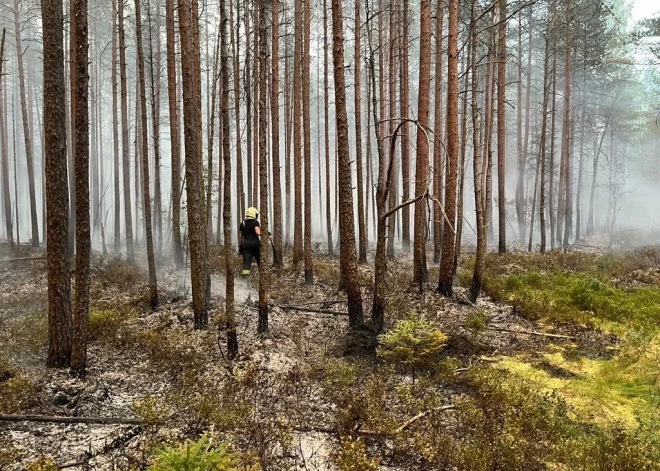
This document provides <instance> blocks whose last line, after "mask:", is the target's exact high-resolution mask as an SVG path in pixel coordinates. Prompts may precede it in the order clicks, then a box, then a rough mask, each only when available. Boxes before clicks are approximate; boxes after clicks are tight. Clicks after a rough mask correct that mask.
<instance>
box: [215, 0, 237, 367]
mask: <svg viewBox="0 0 660 471" xmlns="http://www.w3.org/2000/svg"><path fill="white" fill-rule="evenodd" d="M220 22H221V31H220V70H221V79H222V87H221V90H222V97H221V99H220V103H221V108H222V110H221V115H222V119H221V122H222V158H223V159H224V164H225V165H224V172H225V174H224V179H225V182H224V183H225V184H224V198H223V210H222V212H223V214H222V217H223V226H224V227H223V230H224V239H225V241H224V242H225V245H224V255H225V319H226V328H227V356H228V357H229V358H236V356H237V355H238V336H237V335H236V312H235V308H234V264H233V256H234V254H233V250H232V246H231V213H232V208H231V155H230V146H229V52H228V45H227V11H226V0H221V2H220ZM239 139H240V137H239ZM237 199H238V195H237Z"/></svg>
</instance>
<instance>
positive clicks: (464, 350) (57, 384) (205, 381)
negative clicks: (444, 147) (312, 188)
mask: <svg viewBox="0 0 660 471" xmlns="http://www.w3.org/2000/svg"><path fill="white" fill-rule="evenodd" d="M32 256H35V257H36V256H42V254H39V253H36V254H32ZM92 265H93V270H92V281H93V286H92V290H91V293H92V295H91V296H92V306H93V310H94V309H100V310H103V309H116V308H117V307H120V306H121V307H122V308H121V309H123V310H121V311H120V312H125V313H127V314H126V316H129V315H130V316H131V317H130V319H128V320H127V321H126V322H125V325H123V326H122V329H121V330H118V331H111V332H110V334H108V335H109V336H111V337H112V338H111V339H110V338H94V339H92V340H91V341H90V345H89V352H88V358H89V367H88V371H87V373H88V374H87V377H86V378H85V379H84V380H82V379H75V378H71V377H70V376H69V374H68V372H67V371H66V370H58V369H48V368H45V367H44V363H45V358H46V342H47V338H46V337H45V336H46V335H47V323H46V316H47V292H46V272H45V260H36V261H22V262H6V261H5V262H0V359H2V360H3V361H2V362H0V381H7V380H9V378H11V377H21V378H22V379H24V380H25V383H26V384H27V385H28V386H26V391H27V395H28V397H26V398H23V399H22V400H20V401H18V402H15V403H14V407H15V410H0V412H2V413H7V412H10V413H18V414H35V415H36V414H39V415H49V416H65V417H96V418H123V419H144V418H145V416H146V422H145V423H143V424H81V423H71V424H67V423H45V422H37V421H20V422H0V445H2V446H0V448H2V447H3V446H4V447H5V448H6V449H7V452H6V455H5V462H4V464H3V461H2V456H0V469H7V470H19V469H24V468H25V466H26V463H28V462H30V460H33V459H35V458H37V457H39V456H47V457H50V458H51V459H53V461H54V462H55V463H56V464H57V465H58V466H60V467H66V469H73V470H76V469H95V470H96V469H98V470H114V469H130V468H131V467H133V468H134V469H140V467H144V466H145V465H146V464H147V463H148V460H149V456H150V454H151V453H152V452H153V444H154V443H158V442H159V441H163V440H166V439H168V438H176V439H181V438H183V437H187V436H190V435H191V434H192V435H194V434H196V433H199V432H200V431H201V430H203V429H204V428H205V424H204V420H202V419H201V418H200V417H199V415H200V414H201V412H200V410H198V409H199V407H198V406H195V407H191V406H189V404H188V403H187V402H186V399H185V398H186V396H188V397H195V398H199V397H205V394H209V395H210V396H218V395H222V394H227V395H228V397H230V396H229V395H231V394H236V396H235V397H236V398H239V399H240V400H239V399H236V401H234V402H240V403H241V404H243V402H244V403H245V409H244V410H247V411H249V412H242V411H243V409H241V411H239V412H235V413H236V414H237V415H238V417H240V419H241V423H239V424H235V423H233V422H231V420H234V419H230V418H227V419H224V418H219V419H217V421H220V422H222V421H223V420H226V421H227V422H228V423H230V422H231V424H230V425H227V429H232V430H237V431H235V432H232V433H231V434H228V435H227V436H228V437H229V438H231V439H233V440H234V441H235V442H236V443H238V444H239V445H245V446H247V447H250V448H256V449H258V450H261V452H262V453H263V458H264V459H265V458H270V459H271V460H272V463H274V465H273V467H272V469H301V470H313V469H319V470H320V469H332V459H331V457H332V449H333V447H334V446H335V445H336V443H337V436H336V434H335V433H329V432H332V430H333V427H334V426H335V425H334V424H333V416H334V414H336V412H337V411H336V407H337V406H336V405H335V404H333V402H332V401H331V400H329V399H328V398H327V397H324V395H323V391H322V387H321V386H320V384H319V381H318V380H317V379H318V378H315V373H314V371H315V368H319V365H322V364H323V362H325V361H327V360H328V359H332V358H340V357H342V358H354V359H355V360H356V361H363V362H367V363H377V362H378V361H379V360H378V359H377V358H376V356H375V354H374V351H373V344H374V341H373V339H369V338H368V337H369V335H366V336H365V341H364V343H361V342H360V339H357V340H356V336H355V335H347V333H348V328H347V324H348V323H347V318H346V316H343V315H331V314H327V313H318V312H304V311H300V310H289V309H286V308H284V307H282V306H291V305H293V306H298V307H302V308H305V307H306V306H308V307H309V308H310V309H322V310H335V311H338V312H343V309H345V305H344V304H342V302H343V299H344V295H343V294H342V293H340V292H337V290H336V288H335V287H334V286H333V285H334V284H336V280H334V281H333V279H332V277H333V274H334V273H335V271H336V270H337V268H336V267H337V265H338V260H331V259H327V258H324V259H323V260H322V261H321V262H320V263H319V265H318V273H319V274H318V276H317V281H316V283H315V284H314V285H311V286H305V285H304V283H303V281H304V280H303V278H302V277H301V276H300V275H298V274H296V273H294V272H292V271H290V270H285V271H283V272H281V273H272V274H271V308H270V319H269V327H270V329H269V333H268V334H266V335H258V334H257V305H256V300H257V297H258V292H257V278H256V274H255V275H254V276H253V279H252V280H250V281H249V282H247V281H242V280H239V279H237V280H236V289H235V300H236V320H237V330H238V337H239V343H240V355H239V357H238V358H237V359H235V360H233V361H229V360H228V359H227V358H226V350H225V341H226V340H225V339H226V337H225V331H224V321H223V319H224V317H223V316H224V295H225V284H224V275H223V274H221V273H215V274H213V275H212V302H211V314H210V324H209V328H208V330H206V331H201V332H200V331H194V330H193V313H192V309H191V305H190V292H189V286H190V280H189V276H187V274H186V273H185V272H184V271H176V270H175V269H174V268H172V267H169V266H161V267H160V268H159V274H158V283H159V295H160V305H159V307H158V309H157V310H156V311H155V312H152V311H151V310H150V309H148V307H147V305H146V303H145V301H144V300H145V292H146V286H145V283H146V280H147V279H148V277H147V274H146V272H144V271H142V270H139V269H133V268H130V267H129V268H127V267H126V266H125V265H124V264H123V263H122V262H120V261H118V260H117V259H115V258H112V257H101V256H95V257H94V258H93V262H92ZM360 270H361V275H362V276H363V277H364V278H365V279H368V278H369V277H370V276H371V271H370V270H371V269H370V268H369V267H361V268H360ZM390 271H391V276H390V279H391V280H392V281H391V283H392V285H393V286H392V289H391V295H390V299H389V304H388V321H389V323H390V324H391V323H392V321H393V319H394V318H395V317H396V318H402V317H405V316H406V315H407V313H409V312H410V311H413V310H415V311H417V312H418V313H419V314H420V315H421V316H423V317H425V318H427V319H429V320H433V321H435V322H437V323H438V324H439V325H440V327H441V329H442V331H443V332H445V333H446V334H447V335H448V337H449V341H448V344H447V347H446V351H445V354H446V355H447V356H451V357H454V358H456V359H458V361H459V362H460V366H461V368H459V369H458V370H463V369H465V368H466V367H469V366H470V365H472V364H475V363H479V362H487V361H488V357H489V356H493V355H497V354H502V353H512V352H516V351H529V352H535V351H539V350H542V349H543V348H544V347H545V346H546V345H547V344H548V342H549V341H550V339H548V338H546V337H543V336H537V335H530V334H528V333H523V332H520V331H527V332H529V331H539V330H541V328H540V327H539V326H535V325H534V324H533V323H532V322H529V321H527V320H524V319H522V318H520V317H519V316H517V315H516V314H515V313H514V312H512V310H511V308H510V307H508V306H504V305H498V304H495V303H493V302H491V301H489V300H487V299H484V300H480V301H479V302H478V303H477V304H476V305H472V304H471V303H469V302H466V301H465V298H466V293H465V292H463V291H462V290H461V289H460V288H458V289H457V290H456V291H457V292H456V296H455V298H454V299H452V300H448V299H445V298H443V297H441V296H438V295H437V294H435V293H434V290H433V286H432V285H431V284H429V286H427V287H426V288H427V289H426V290H425V292H424V293H423V294H419V292H418V291H417V290H416V289H414V288H406V287H403V288H402V289H400V285H397V283H398V281H397V280H404V279H406V276H409V274H410V273H411V269H410V263H409V261H408V260H405V259H401V260H398V261H397V262H396V263H391V264H390ZM363 293H364V306H365V311H364V312H365V317H367V318H368V313H369V303H370V296H369V288H368V287H365V288H364V289H363ZM129 313H132V314H129ZM475 315H478V316H481V317H482V318H483V322H484V325H483V326H482V328H478V329H476V330H478V332H477V331H475V328H471V327H469V325H470V322H469V320H468V317H469V316H475ZM512 331H518V333H516V332H512ZM101 332H102V333H103V332H105V331H101ZM590 335H592V334H589V333H577V334H576V336H577V337H578V342H579V343H583V339H584V343H585V345H587V344H593V343H594V340H593V339H592V338H591V337H590ZM594 335H595V334H594ZM135 339H139V341H137V340H135ZM145 339H146V340H145ZM150 342H151V343H150ZM163 342H171V343H167V344H166V345H163ZM553 342H557V339H553ZM585 348H586V347H585ZM168 352H169V353H168ZM170 353H172V354H171V355H170ZM168 355H170V356H168ZM179 363H180V364H179ZM6 365H11V366H10V367H7V366H6ZM2 368H6V369H7V370H8V371H6V372H3V371H2ZM3 373H6V375H5V376H3ZM191 375H192V376H194V378H189V377H188V376H191ZM237 377H240V378H241V382H240V385H239V386H235V385H236V384H239V383H237V382H236V380H235V378H237ZM3 378H4V379H3ZM246 378H247V380H246ZM401 380H402V381H405V377H402V379H401ZM189 385H194V386H189ZM204 385H208V388H207V389H206V387H205V386H204ZM232 385H234V386H232ZM223 388H225V389H223ZM232 388H234V389H236V388H238V389H240V391H238V390H234V389H232ZM463 393H464V391H461V390H460V388H453V387H452V386H451V385H447V387H446V393H445V394H446V401H447V403H451V401H452V398H453V396H455V395H460V394H463ZM165 397H167V398H168V402H167V403H168V404H169V406H168V407H169V408H168V409H167V410H158V407H159V406H154V405H153V404H157V403H159V400H160V399H162V398H165ZM231 397H234V396H231ZM213 400H215V401H218V400H220V399H219V398H218V397H209V398H208V401H213ZM198 402H203V401H198ZM198 402H196V403H195V404H197V403H198ZM145 404H146V405H145ZM150 404H151V406H150ZM214 404H215V403H214ZM1 405H2V401H1V400H0V406H1ZM226 407H227V408H228V409H231V410H232V411H233V408H234V407H237V406H236V404H233V403H232V404H227V406H226ZM214 410H217V408H216V409H214ZM220 410H222V407H220ZM145 411H146V412H145ZM154 411H155V412H154ZM156 412H157V413H158V414H159V417H158V420H156V419H154V420H153V422H150V420H149V414H150V413H151V414H155V413H156ZM228 415H229V413H228ZM264 430H268V431H269V432H270V433H271V434H272V435H273V436H277V434H278V433H292V435H293V436H292V437H290V438H291V439H290V440H289V442H290V443H293V446H292V447H291V449H286V450H283V449H281V447H278V446H277V445H276V444H274V443H275V442H274V441H271V442H269V441H268V440H270V439H267V438H264V437H265V436H266V433H265V432H263V431H264ZM285 430H286V431H288V432H285ZM260 432H263V433H261V434H260ZM268 436H271V435H268ZM255 444H256V445H255ZM8 456H9V457H10V458H7V457H8ZM383 469H386V468H383ZM387 469H391V468H387Z"/></svg>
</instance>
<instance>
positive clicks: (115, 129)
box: [110, 2, 121, 253]
mask: <svg viewBox="0 0 660 471" xmlns="http://www.w3.org/2000/svg"><path fill="white" fill-rule="evenodd" d="M111 47H112V54H111V61H112V74H111V77H110V80H111V81H112V153H113V167H112V168H113V171H114V213H115V214H114V229H115V230H114V244H113V248H114V251H115V253H118V252H119V250H120V246H121V236H120V232H121V219H120V218H121V193H120V190H119V178H120V177H119V116H118V114H119V113H118V110H119V104H118V99H117V3H116V2H113V3H112V43H111Z"/></svg>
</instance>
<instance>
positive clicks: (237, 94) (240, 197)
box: [229, 0, 248, 221]
mask: <svg viewBox="0 0 660 471" xmlns="http://www.w3.org/2000/svg"><path fill="white" fill-rule="evenodd" d="M240 17H241V15H240V11H239V2H238V0H236V38H234V30H233V29H231V30H230V31H231V44H232V49H233V59H234V60H233V61H232V66H233V70H234V73H233V84H234V116H235V118H236V136H237V137H236V209H237V212H238V215H237V220H238V221H240V220H242V219H243V215H244V214H245V190H244V187H243V151H242V139H241V107H240V101H241V87H240V73H239V69H238V56H239V52H240V44H239V39H240V32H241V21H240ZM229 24H230V25H232V24H234V15H233V9H230V11H229ZM247 31H248V29H247V24H246V32H247Z"/></svg>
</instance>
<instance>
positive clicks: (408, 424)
mask: <svg viewBox="0 0 660 471" xmlns="http://www.w3.org/2000/svg"><path fill="white" fill-rule="evenodd" d="M454 409H456V406H454V405H451V404H450V405H448V406H440V407H435V408H433V409H429V410H426V411H424V412H420V413H419V414H417V415H416V416H414V417H412V418H411V419H409V420H406V421H405V422H404V423H403V424H402V425H401V426H400V427H398V428H396V429H394V430H393V431H391V432H378V431H376V430H366V429H357V430H353V431H352V433H354V434H357V435H368V436H372V437H391V436H394V435H398V434H400V433H403V432H405V431H406V430H408V429H409V428H410V427H412V426H413V424H414V423H415V422H417V421H418V420H421V419H423V418H424V417H426V416H427V415H429V414H430V413H431V412H441V411H443V412H444V411H449V410H454ZM293 430H294V431H295V432H318V433H328V434H338V433H339V430H337V429H336V428H329V427H294V428H293Z"/></svg>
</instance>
